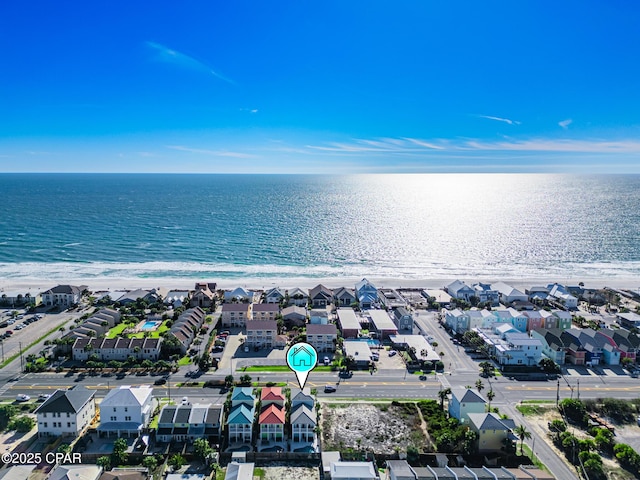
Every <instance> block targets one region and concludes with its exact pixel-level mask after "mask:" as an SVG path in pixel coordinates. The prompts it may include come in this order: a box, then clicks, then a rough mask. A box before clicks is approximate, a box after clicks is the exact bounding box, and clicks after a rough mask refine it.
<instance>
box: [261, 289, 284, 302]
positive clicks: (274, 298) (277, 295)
mask: <svg viewBox="0 0 640 480" xmlns="http://www.w3.org/2000/svg"><path fill="white" fill-rule="evenodd" d="M284 298H285V294H284V292H283V291H282V290H280V288H279V287H273V288H272V289H270V290H267V292H266V293H265V294H264V301H265V303H278V304H279V303H280V302H282V301H283V300H284Z"/></svg>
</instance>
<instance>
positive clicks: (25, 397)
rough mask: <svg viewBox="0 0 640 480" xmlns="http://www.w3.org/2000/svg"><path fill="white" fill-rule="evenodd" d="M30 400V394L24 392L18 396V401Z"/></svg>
mask: <svg viewBox="0 0 640 480" xmlns="http://www.w3.org/2000/svg"><path fill="white" fill-rule="evenodd" d="M29 400H31V397H30V396H29V395H25V394H24V393H21V394H20V395H18V396H17V397H16V402H28V401H29Z"/></svg>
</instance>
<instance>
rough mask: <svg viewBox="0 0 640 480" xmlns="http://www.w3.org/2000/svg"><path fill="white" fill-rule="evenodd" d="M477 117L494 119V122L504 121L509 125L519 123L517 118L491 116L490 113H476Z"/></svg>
mask: <svg viewBox="0 0 640 480" xmlns="http://www.w3.org/2000/svg"><path fill="white" fill-rule="evenodd" d="M476 116H477V117H478V118H486V119H487V120H495V121H496V122H504V123H508V124H509V125H520V122H519V121H517V120H511V119H510V118H501V117H493V116H491V115H476Z"/></svg>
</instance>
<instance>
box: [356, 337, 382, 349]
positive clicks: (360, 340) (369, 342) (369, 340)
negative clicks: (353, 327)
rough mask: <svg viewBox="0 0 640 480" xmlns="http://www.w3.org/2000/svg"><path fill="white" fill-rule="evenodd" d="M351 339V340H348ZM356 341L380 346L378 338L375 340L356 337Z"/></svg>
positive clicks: (371, 345)
mask: <svg viewBox="0 0 640 480" xmlns="http://www.w3.org/2000/svg"><path fill="white" fill-rule="evenodd" d="M349 341H351V340H349ZM357 341H358V342H367V345H369V346H370V347H379V346H380V340H376V339H375V338H358V339H357Z"/></svg>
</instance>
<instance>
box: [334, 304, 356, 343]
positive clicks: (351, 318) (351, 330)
mask: <svg viewBox="0 0 640 480" xmlns="http://www.w3.org/2000/svg"><path fill="white" fill-rule="evenodd" d="M337 315H338V324H339V326H340V331H341V332H342V336H343V337H344V338H358V335H359V334H360V330H361V328H362V327H361V326H360V322H359V321H358V317H356V312H354V311H353V309H351V308H339V309H338V311H337Z"/></svg>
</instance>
